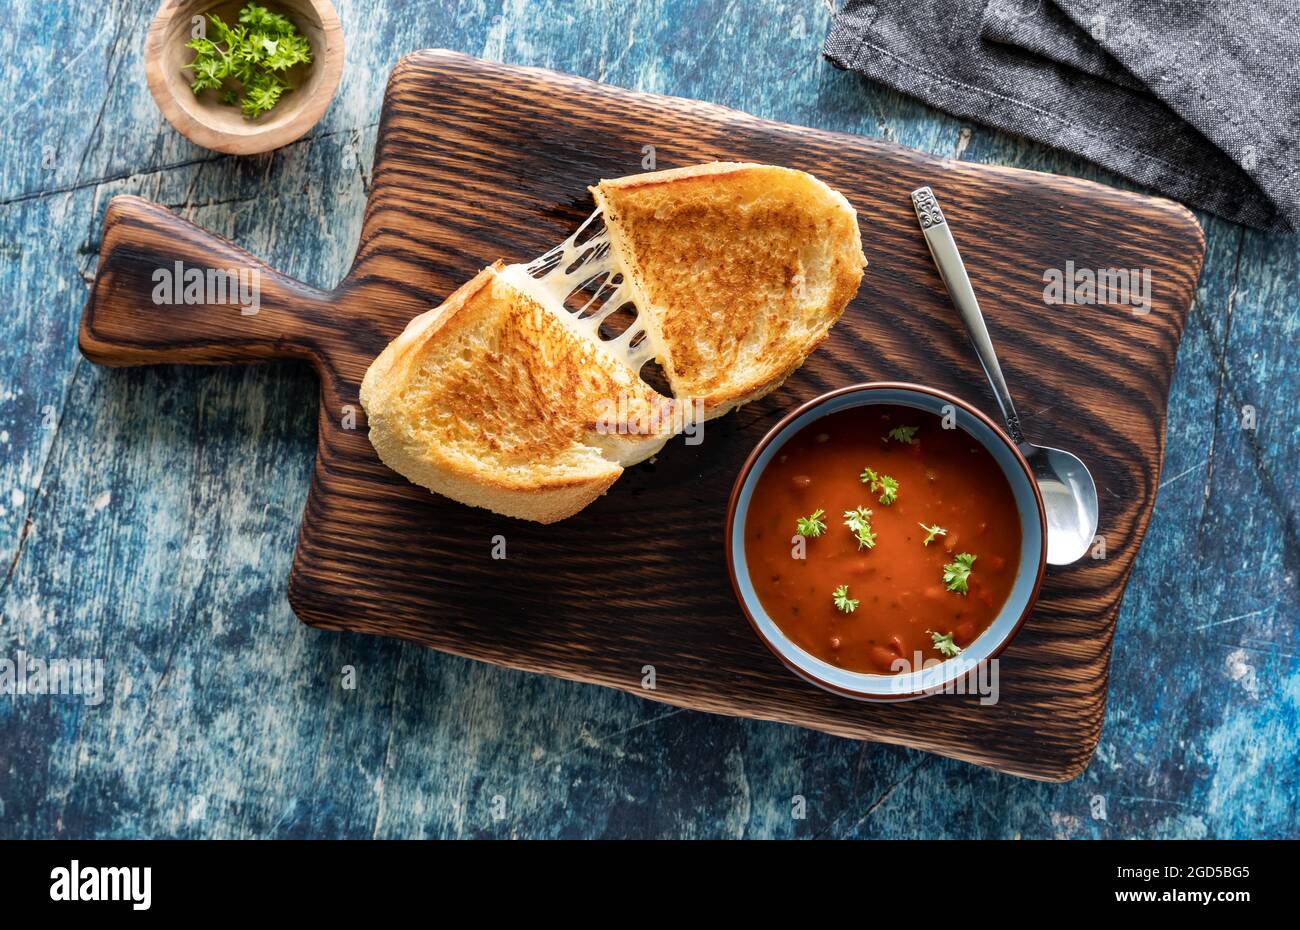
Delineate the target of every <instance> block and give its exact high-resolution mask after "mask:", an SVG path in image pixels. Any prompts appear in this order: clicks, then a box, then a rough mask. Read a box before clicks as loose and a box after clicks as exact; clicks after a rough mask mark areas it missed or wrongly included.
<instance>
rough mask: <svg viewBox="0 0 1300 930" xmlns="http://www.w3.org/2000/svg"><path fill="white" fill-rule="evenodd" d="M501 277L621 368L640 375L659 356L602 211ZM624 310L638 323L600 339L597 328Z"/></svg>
mask: <svg viewBox="0 0 1300 930" xmlns="http://www.w3.org/2000/svg"><path fill="white" fill-rule="evenodd" d="M501 277H502V278H504V279H505V280H506V281H507V282H508V283H509V284H510V285H511V286H513V287H515V288H516V289H518V290H520V291H522V292H523V293H525V294H527V295H528V296H529V297H530V298H532V299H533V300H534V301H536V302H537V303H538V304H540V305H541V306H543V307H545V308H546V309H547V310H549V311H550V312H551V313H553V314H555V316H556V318H557V319H559V320H560V321H561V322H562V323H564V324H565V325H566V326H568V327H569V329H570V330H572V331H573V332H574V333H575V334H576V335H577V336H578V337H579V338H581V339H585V340H587V341H588V342H589V343H590V344H592V345H593V346H594V347H595V348H596V349H597V350H598V351H602V352H605V353H607V354H609V355H611V356H612V357H614V358H615V359H617V360H618V361H621V362H623V363H624V364H626V365H627V366H628V368H630V369H631V370H632V371H633V373H639V372H640V371H641V368H642V367H643V366H644V365H645V363H646V362H648V361H650V359H652V358H654V357H655V356H656V355H658V354H659V347H658V345H657V344H656V340H655V339H654V337H653V334H652V333H651V332H650V331H649V330H648V329H647V328H646V326H645V324H644V323H643V322H642V320H641V308H640V307H637V305H636V302H635V301H634V300H633V299H632V288H631V285H630V284H629V283H628V278H627V273H626V270H625V268H624V266H623V262H622V260H621V259H620V258H619V257H618V256H617V255H615V254H614V251H613V249H612V248H611V247H610V239H609V230H608V229H606V228H605V222H604V216H603V214H602V213H601V211H600V210H596V212H595V213H593V214H591V216H589V217H587V219H586V220H585V221H584V222H583V224H582V225H581V226H579V227H578V229H577V230H576V231H575V232H574V233H573V235H571V236H570V237H569V238H568V239H565V240H564V241H563V242H561V243H560V244H559V245H557V246H556V247H555V248H553V249H551V250H550V251H549V252H547V253H546V254H545V255H542V256H540V257H538V258H535V259H533V260H532V261H531V262H528V263H527V264H514V265H507V266H506V267H505V269H504V270H503V271H502V272H501ZM575 294H580V295H581V298H585V300H584V302H583V303H582V304H581V305H580V306H578V307H577V309H571V308H570V300H571V299H573V297H574V295H575ZM628 305H630V306H632V307H633V308H635V310H636V319H635V320H633V321H632V322H631V323H630V324H629V325H628V327H627V328H626V329H625V330H623V332H621V333H619V334H618V335H617V336H615V337H614V338H613V339H604V338H602V337H601V335H600V324H601V323H603V322H604V321H605V318H606V317H608V316H609V315H610V314H612V313H614V312H615V311H616V310H618V309H619V308H620V307H624V306H628Z"/></svg>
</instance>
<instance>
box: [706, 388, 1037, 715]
mask: <svg viewBox="0 0 1300 930" xmlns="http://www.w3.org/2000/svg"><path fill="white" fill-rule="evenodd" d="M1046 526H1047V524H1046V519H1045V517H1044V514H1043V502H1042V497H1041V495H1040V494H1039V491H1038V487H1037V484H1036V483H1035V482H1034V480H1033V475H1032V474H1031V472H1030V470H1029V466H1028V465H1027V464H1026V462H1025V459H1024V457H1023V456H1022V455H1021V454H1020V453H1019V451H1017V449H1016V447H1015V444H1014V443H1013V442H1012V441H1011V440H1010V439H1009V438H1008V437H1007V435H1006V434H1005V433H1004V432H1003V431H1002V430H1001V429H999V428H998V426H997V425H996V424H995V423H994V422H993V421H992V420H990V419H989V418H988V417H987V416H985V415H984V414H983V413H981V412H980V411H979V410H977V409H975V408H974V407H972V406H971V405H969V404H967V403H966V402H964V401H962V400H960V399H958V398H956V397H953V396H952V395H949V394H946V393H944V392H942V391H937V390H933V389H931V388H927V387H922V386H920V385H915V384H900V383H874V384H862V385H855V386H853V387H847V388H843V389H840V390H837V391H832V392H830V393H829V394H824V395H822V396H821V397H818V398H816V399H814V400H812V401H810V402H809V403H807V404H804V405H803V406H802V407H800V408H798V409H797V410H795V411H794V412H793V413H791V414H789V415H788V416H786V417H785V418H784V419H783V420H782V421H781V422H780V423H778V424H777V425H776V426H775V427H774V428H773V429H772V430H771V432H769V433H768V434H767V436H765V437H764V438H763V440H762V441H761V442H760V443H759V444H758V446H757V447H756V448H755V449H754V451H753V453H751V454H750V457H749V459H748V460H747V461H746V462H745V465H744V466H743V467H742V469H741V471H740V475H739V476H738V477H737V479H736V484H735V487H734V489H733V491H732V495H731V504H730V507H729V510H728V516H727V537H726V540H727V563H728V567H729V569H730V572H731V580H732V584H733V586H734V587H735V590H736V596H737V598H738V599H739V601H740V604H741V607H742V608H743V609H744V612H745V614H746V616H747V617H748V618H749V621H750V623H751V624H752V625H753V627H754V630H755V631H756V632H757V633H758V635H759V638H761V639H762V640H763V642H764V643H766V644H767V646H768V648H770V649H771V650H772V651H773V652H774V653H775V654H776V655H777V657H778V658H780V659H781V661H782V662H784V663H785V665H786V666H787V667H789V668H790V669H791V670H792V671H794V672H795V673H796V674H799V675H801V676H802V677H804V678H806V679H807V680H809V681H811V682H813V683H814V684H817V685H820V686H821V687H823V688H826V689H828V690H830V691H834V692H837V693H840V694H844V695H847V696H851V697H856V698H862V699H867V700H897V699H901V698H911V697H920V696H922V695H924V694H928V693H933V692H935V691H940V690H943V689H945V688H947V687H948V686H950V685H952V684H953V683H954V682H956V681H957V680H958V679H961V678H963V677H964V676H966V675H968V674H970V673H971V672H973V671H975V670H976V669H977V667H978V665H979V664H980V663H981V662H985V661H987V660H988V659H991V658H993V657H994V656H996V655H997V654H998V653H999V652H1000V651H1001V650H1002V649H1003V648H1004V647H1005V646H1006V644H1007V643H1008V642H1009V641H1010V640H1011V637H1012V636H1013V635H1015V632H1016V631H1017V630H1018V629H1019V628H1020V625H1021V623H1023V622H1024V619H1025V617H1027V616H1028V614H1029V611H1030V608H1032V606H1033V604H1034V601H1035V599H1036V598H1037V596H1038V589H1039V586H1040V585H1041V583H1042V579H1043V570H1044V567H1045V565H1046V554H1047V532H1046Z"/></svg>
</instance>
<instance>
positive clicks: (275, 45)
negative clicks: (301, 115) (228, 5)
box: [185, 3, 311, 119]
mask: <svg viewBox="0 0 1300 930" xmlns="http://www.w3.org/2000/svg"><path fill="white" fill-rule="evenodd" d="M207 25H208V28H207V30H205V34H204V35H202V36H196V37H195V38H193V39H190V41H188V42H186V43H185V45H186V47H187V48H192V49H194V61H193V62H191V63H190V64H189V65H187V66H186V67H187V68H189V69H190V70H191V71H192V72H193V74H194V79H193V80H192V81H191V82H190V89H191V90H192V91H194V93H195V95H196V96H197V95H198V94H201V93H202V92H203V91H205V90H208V89H211V90H218V91H220V92H221V102H222V103H224V104H228V105H232V106H233V105H234V104H236V103H237V104H239V108H240V110H241V111H242V112H243V114H244V117H245V118H246V119H254V118H256V117H258V116H261V115H262V114H263V113H266V112H268V111H269V110H271V109H272V108H273V107H274V106H275V105H276V104H277V103H278V102H279V100H280V97H281V96H282V95H283V94H284V93H285V92H286V91H288V90H291V89H292V88H291V87H290V85H289V82H288V80H286V73H287V72H288V71H289V69H290V68H292V67H294V66H295V65H303V64H309V63H310V62H311V42H309V41H308V40H307V37H306V36H304V35H302V34H301V33H299V32H298V29H297V27H296V26H294V24H293V21H292V20H290V19H289V17H287V16H284V15H282V14H280V13H272V12H271V11H270V10H268V9H267V8H266V7H264V6H258V5H257V4H256V3H248V4H245V5H244V7H243V8H242V9H241V10H240V11H239V23H238V24H237V25H234V26H229V25H227V24H226V22H225V21H224V20H223V19H222V18H221V17H220V16H217V15H216V14H215V13H208V14H207Z"/></svg>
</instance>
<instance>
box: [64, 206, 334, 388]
mask: <svg viewBox="0 0 1300 930" xmlns="http://www.w3.org/2000/svg"><path fill="white" fill-rule="evenodd" d="M328 302H329V295H328V294H327V293H325V292H324V291H319V290H317V289H316V288H313V287H308V286H307V285H305V284H303V283H301V282H300V281H295V280H294V279H292V278H289V277H287V276H285V275H282V274H280V273H279V272H278V271H275V270H273V269H272V268H271V267H270V266H268V265H267V264H266V263H265V262H263V261H261V260H260V259H258V258H256V257H255V256H253V255H252V254H250V253H248V252H246V251H244V250H243V249H241V248H239V247H238V246H237V245H235V244H234V243H232V242H230V241H228V240H226V239H223V238H222V237H220V236H218V235H215V234H214V233H210V232H208V231H207V230H205V229H201V228H199V227H198V226H195V225H194V224H193V223H190V222H188V221H186V220H183V219H181V218H180V217H179V216H177V215H176V214H174V213H172V212H171V211H170V210H168V209H166V208H165V207H161V206H159V205H158V204H156V203H151V202H150V201H148V200H144V199H142V198H140V197H132V196H118V197H114V198H113V199H112V200H110V201H109V203H108V208H107V210H106V211H105V213H104V233H103V237H102V240H101V245H100V252H99V268H98V270H97V271H96V274H95V281H94V284H93V285H92V286H91V290H90V297H89V299H88V300H87V301H86V307H85V309H84V311H83V312H82V315H81V328H80V332H79V334H78V343H79V345H80V347H81V351H82V353H83V354H84V355H85V356H86V358H88V359H90V360H91V361H92V362H98V363H99V364H101V365H111V366H123V365H155V364H166V363H172V362H183V363H191V364H200V365H217V364H227V363H238V362H257V361H267V360H270V359H281V358H298V359H307V360H309V361H312V362H313V363H316V365H317V367H318V368H319V367H320V362H321V360H322V358H323V356H322V353H321V347H322V342H323V340H324V339H327V338H328V337H329V335H330V333H331V330H332V328H333V327H332V325H331V322H330V321H331V314H330V313H328V312H326V305H327V304H328Z"/></svg>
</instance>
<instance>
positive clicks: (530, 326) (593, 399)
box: [361, 262, 673, 523]
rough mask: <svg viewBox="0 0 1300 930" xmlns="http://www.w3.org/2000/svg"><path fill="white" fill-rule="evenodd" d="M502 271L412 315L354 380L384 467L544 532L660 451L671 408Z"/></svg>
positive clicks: (490, 271) (483, 275)
mask: <svg viewBox="0 0 1300 930" xmlns="http://www.w3.org/2000/svg"><path fill="white" fill-rule="evenodd" d="M502 271H503V266H502V264H501V263H500V262H497V263H496V264H495V265H493V266H491V267H489V268H486V269H484V270H483V271H482V272H480V273H479V274H478V275H477V276H476V277H475V278H474V279H473V280H471V281H469V282H468V283H467V284H465V285H464V286H462V287H461V288H460V289H458V290H457V291H456V292H455V293H453V294H452V295H451V296H450V297H449V298H448V299H447V301H446V302H445V303H443V304H442V305H441V306H439V307H437V308H436V309H434V310H430V311H429V312H428V313H425V314H422V315H421V316H418V317H416V318H415V319H414V320H412V321H411V323H410V324H409V325H408V326H407V328H406V330H405V331H404V332H403V333H402V334H401V335H400V336H399V337H398V338H397V339H395V340H394V341H393V342H392V343H390V344H389V346H388V347H387V348H386V349H384V351H383V353H382V354H381V355H380V356H379V358H377V359H376V360H375V362H374V363H373V364H372V365H371V366H370V369H369V370H368V371H367V372H366V376H365V379H364V381H363V382H362V385H361V403H362V405H363V406H364V407H365V410H366V415H367V419H368V420H369V427H370V441H371V443H372V444H373V445H374V447H375V450H376V451H377V452H378V453H379V457H380V458H381V459H382V460H383V461H384V463H385V464H386V465H388V466H389V467H390V468H392V469H393V470H395V471H397V472H399V473H400V474H402V475H405V476H406V477H407V478H408V479H409V480H411V481H413V482H415V483H417V484H421V485H424V486H425V487H427V488H429V489H431V490H433V491H436V492H437V493H439V494H443V495H445V496H447V497H450V498H452V499H454V500H458V501H460V502H462V503H465V504H471V505H473V506H477V507H486V508H488V509H489V510H493V511H495V512H497V513H501V514H505V515H507V516H512V517H520V518H523V519H527V520H536V521H539V522H541V523H550V522H553V521H555V520H561V519H563V518H565V517H568V516H570V515H572V514H574V513H577V512H578V511H579V510H581V509H582V508H583V507H585V506H587V505H588V504H589V503H591V502H592V501H593V500H595V499H596V498H597V497H599V496H600V495H601V494H602V493H604V491H605V489H606V488H608V487H609V486H610V485H611V484H613V483H614V481H615V480H617V478H618V476H619V475H621V474H622V473H623V466H624V465H629V464H633V463H635V462H639V461H641V460H643V459H645V458H648V457H649V456H651V455H653V454H654V453H655V452H656V451H658V450H659V449H660V448H661V447H662V446H663V444H664V443H665V442H666V441H667V440H668V438H669V437H670V435H671V434H672V431H671V429H669V428H668V424H670V423H671V421H672V419H673V418H672V406H673V402H672V401H671V400H670V399H669V398H665V397H663V396H662V395H660V394H658V393H657V392H656V391H654V390H653V389H652V388H650V387H649V386H648V385H647V384H646V383H645V382H644V381H642V380H641V379H640V378H639V377H638V376H637V374H636V372H634V371H632V370H631V369H630V368H629V367H628V366H627V365H626V364H624V363H623V362H622V361H621V360H620V359H619V358H617V357H616V356H615V355H613V354H611V353H609V352H607V351H605V350H604V349H603V347H602V346H601V345H600V344H599V342H598V341H593V340H591V339H587V338H583V337H582V336H581V335H580V334H579V333H578V332H576V331H575V330H574V329H573V327H572V326H570V325H569V324H568V322H567V321H566V320H565V319H564V318H563V317H562V316H560V315H558V314H556V313H554V312H553V311H551V310H548V309H546V308H545V307H542V306H541V305H539V304H538V303H537V302H536V301H535V300H533V299H532V298H531V297H529V296H528V295H526V294H525V293H524V292H523V291H522V290H520V289H519V288H517V287H515V286H513V285H512V284H511V283H510V281H509V280H508V279H507V278H506V277H504V276H503V275H502Z"/></svg>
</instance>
